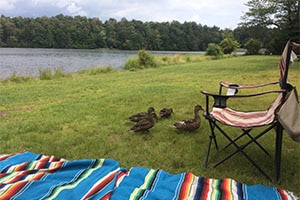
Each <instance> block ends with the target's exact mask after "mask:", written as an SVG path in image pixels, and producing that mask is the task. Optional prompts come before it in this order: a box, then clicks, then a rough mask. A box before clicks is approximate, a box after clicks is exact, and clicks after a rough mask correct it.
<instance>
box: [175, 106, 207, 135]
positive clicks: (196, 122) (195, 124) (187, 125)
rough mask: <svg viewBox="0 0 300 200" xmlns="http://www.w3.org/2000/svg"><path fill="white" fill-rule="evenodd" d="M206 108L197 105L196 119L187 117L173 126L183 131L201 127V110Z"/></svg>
mask: <svg viewBox="0 0 300 200" xmlns="http://www.w3.org/2000/svg"><path fill="white" fill-rule="evenodd" d="M200 110H203V111H204V109H203V108H202V106H200V105H196V106H195V118H194V119H186V120H182V121H179V122H176V123H175V124H174V125H173V127H174V128H176V129H178V130H183V131H193V130H196V129H198V128H199V127H200V124H201V119H200V116H199V111H200Z"/></svg>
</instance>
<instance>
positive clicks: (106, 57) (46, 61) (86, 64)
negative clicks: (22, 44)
mask: <svg viewBox="0 0 300 200" xmlns="http://www.w3.org/2000/svg"><path fill="white" fill-rule="evenodd" d="M134 55H137V51H119V50H78V49H29V48H0V79H3V78H7V77H10V76H11V75H12V74H13V73H16V75H22V76H26V75H30V76H38V75H39V74H38V69H46V68H51V69H57V68H60V69H62V70H63V71H64V72H66V73H69V72H77V71H80V70H83V69H87V68H92V67H107V66H111V67H112V68H114V69H122V68H123V67H124V64H125V62H126V60H127V59H128V58H129V57H131V56H134Z"/></svg>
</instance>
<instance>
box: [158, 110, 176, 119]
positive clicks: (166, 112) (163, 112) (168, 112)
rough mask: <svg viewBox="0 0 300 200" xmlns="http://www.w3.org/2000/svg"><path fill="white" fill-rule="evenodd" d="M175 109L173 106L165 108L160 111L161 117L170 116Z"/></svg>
mask: <svg viewBox="0 0 300 200" xmlns="http://www.w3.org/2000/svg"><path fill="white" fill-rule="evenodd" d="M172 113H173V109H172V108H163V109H161V110H160V111H159V116H160V117H161V118H168V117H170V116H171V115H172Z"/></svg>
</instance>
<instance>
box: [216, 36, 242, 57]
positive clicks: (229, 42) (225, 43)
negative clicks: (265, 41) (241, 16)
mask: <svg viewBox="0 0 300 200" xmlns="http://www.w3.org/2000/svg"><path fill="white" fill-rule="evenodd" d="M220 46H221V48H222V51H223V53H224V54H231V53H232V52H234V51H236V49H237V48H239V46H240V45H239V43H238V41H236V40H234V39H232V38H225V39H224V40H222V41H221V43H220Z"/></svg>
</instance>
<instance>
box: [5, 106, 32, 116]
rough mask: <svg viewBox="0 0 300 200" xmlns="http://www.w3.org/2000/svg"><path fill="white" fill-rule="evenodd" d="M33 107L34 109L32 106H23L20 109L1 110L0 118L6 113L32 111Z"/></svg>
mask: <svg viewBox="0 0 300 200" xmlns="http://www.w3.org/2000/svg"><path fill="white" fill-rule="evenodd" d="M34 107H35V106H34V105H30V106H24V107H21V108H12V109H9V110H2V111H0V117H2V116H5V115H7V113H8V112H13V111H21V110H32V109H33V108H34Z"/></svg>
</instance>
